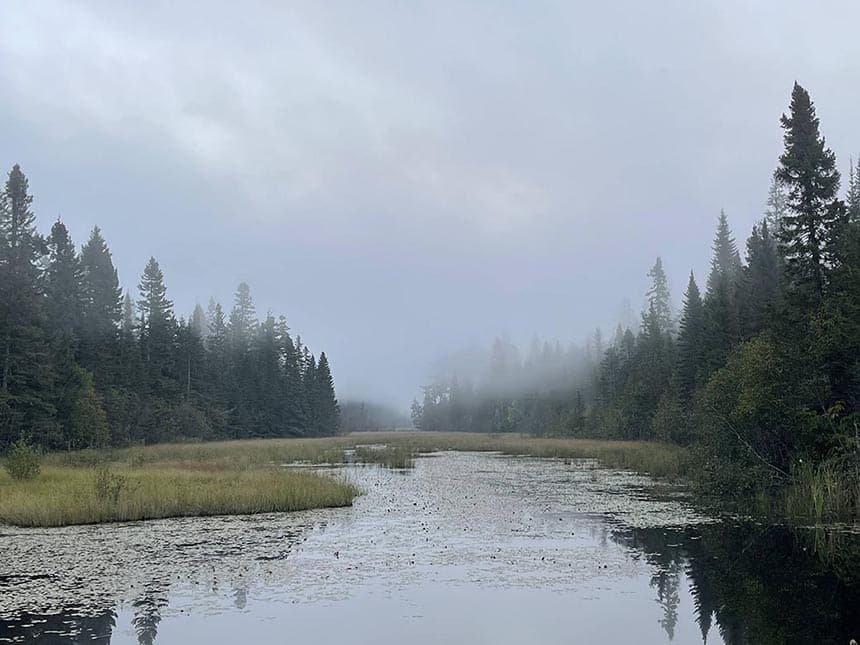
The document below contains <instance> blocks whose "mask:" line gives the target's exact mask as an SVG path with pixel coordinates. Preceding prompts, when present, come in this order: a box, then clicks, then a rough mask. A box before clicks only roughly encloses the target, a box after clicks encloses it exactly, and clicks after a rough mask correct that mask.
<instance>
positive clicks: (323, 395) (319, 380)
mask: <svg viewBox="0 0 860 645" xmlns="http://www.w3.org/2000/svg"><path fill="white" fill-rule="evenodd" d="M312 388H313V389H312V390H311V392H313V403H312V404H313V407H314V414H313V417H314V421H315V423H316V431H317V434H320V435H323V436H329V435H333V434H336V433H337V431H338V427H339V425H340V409H339V407H338V404H337V397H336V396H335V393H334V382H333V381H332V377H331V371H330V370H329V364H328V358H327V357H326V355H325V352H322V353H321V354H320V360H319V363H318V364H317V367H316V371H315V375H314V380H313V382H312Z"/></svg>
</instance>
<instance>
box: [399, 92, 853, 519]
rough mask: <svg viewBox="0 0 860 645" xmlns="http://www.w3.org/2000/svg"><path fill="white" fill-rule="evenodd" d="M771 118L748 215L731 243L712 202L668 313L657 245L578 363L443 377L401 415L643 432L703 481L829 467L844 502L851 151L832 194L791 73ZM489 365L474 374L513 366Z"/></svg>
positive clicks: (594, 432) (804, 475)
mask: <svg viewBox="0 0 860 645" xmlns="http://www.w3.org/2000/svg"><path fill="white" fill-rule="evenodd" d="M780 123H781V126H782V128H783V131H784V144H785V147H784V151H783V153H782V155H781V156H780V158H779V164H778V167H777V169H776V170H775V172H774V174H773V180H772V183H771V185H770V189H769V193H768V199H767V208H766V211H765V213H764V217H763V218H762V219H761V220H760V221H759V222H758V223H756V224H755V226H754V227H753V229H752V231H751V233H750V235H749V237H748V238H747V240H746V244H745V248H744V249H743V250H741V249H739V248H738V245H737V244H736V242H735V239H734V237H733V234H732V232H731V230H730V227H729V223H728V220H727V218H726V216H725V214H723V213H721V214H720V216H719V219H718V221H717V226H716V234H715V237H714V241H713V246H712V257H711V267H710V272H709V274H708V275H707V276H706V279H705V281H704V284H702V285H701V286H700V283H699V282H697V280H696V277H695V276H694V275H693V274H692V273H691V274H690V275H689V278H688V280H687V287H686V290H685V293H684V297H683V306H682V310H681V311H680V312H679V313H678V314H677V315H676V314H675V312H673V309H672V299H671V295H670V293H669V287H668V281H667V277H666V274H665V272H664V270H663V265H662V262H661V260H660V259H659V258H658V259H657V261H656V262H655V263H654V265H653V266H652V267H651V269H650V271H649V274H648V275H649V276H650V279H651V287H650V289H649V290H648V292H647V294H646V295H647V308H646V310H645V311H644V312H643V313H642V316H641V323H640V324H639V326H638V329H630V328H622V327H621V326H619V327H618V329H617V330H616V331H615V333H614V335H613V337H612V338H611V339H609V342H608V343H607V345H608V346H607V347H606V349H605V351H603V352H602V356H601V358H600V360H599V361H598V362H597V364H595V365H594V366H593V370H592V371H590V372H589V370H588V369H579V370H573V371H572V372H569V371H568V372H565V371H561V372H559V377H558V378H557V379H551V380H550V381H547V382H545V383H543V384H533V385H529V386H525V387H521V388H517V389H514V390H510V391H504V390H503V389H502V390H500V389H497V388H495V387H494V386H492V385H491V386H489V387H487V386H483V385H481V386H478V387H472V385H471V384H470V385H467V386H465V387H464V385H463V383H462V382H460V381H458V380H456V379H451V378H448V379H444V380H442V381H440V382H436V383H432V384H430V385H428V386H426V387H425V388H424V398H423V402H419V401H415V402H414V403H413V419H414V422H415V424H416V426H417V427H419V428H422V429H441V428H446V429H458V430H479V431H486V430H493V431H509V430H514V431H526V432H534V431H537V432H544V433H548V434H565V435H573V436H589V437H605V438H619V439H659V440H662V441H667V442H674V443H678V444H683V445H690V446H692V447H693V454H694V455H695V456H697V457H698V459H697V464H698V466H699V467H698V468H697V469H696V472H697V476H698V477H699V478H700V481H701V482H702V483H704V484H706V485H707V486H708V487H709V488H710V490H712V491H714V492H717V493H720V492H725V493H739V492H746V491H749V490H751V489H753V488H761V487H777V486H780V485H783V484H786V483H798V482H802V481H812V480H816V481H818V482H819V483H821V482H825V481H827V480H832V481H834V482H839V485H840V486H845V487H846V490H848V491H853V492H851V493H850V494H851V495H853V497H854V498H855V499H853V501H852V502H851V503H853V504H854V505H860V499H856V498H857V497H858V495H857V490H858V488H857V486H858V485H860V430H858V424H860V411H858V398H860V162H858V164H857V166H856V167H855V166H853V164H851V168H850V170H849V179H848V182H847V191H846V192H845V193H844V195H842V194H840V179H841V177H840V173H839V171H838V170H837V166H836V159H835V155H834V154H833V152H832V151H831V150H830V149H829V148H828V147H827V146H826V143H825V140H824V138H823V137H822V136H821V134H820V133H819V121H818V118H817V117H816V114H815V108H814V105H813V103H812V101H811V100H810V97H809V95H808V93H807V92H806V91H805V90H804V89H803V88H802V87H800V86H799V85H795V87H794V89H793V91H792V95H791V105H790V109H789V113H788V114H785V115H783V116H782V118H781V120H780ZM502 345H503V343H501V341H498V342H497V346H496V348H495V349H494V355H495V354H496V353H497V352H498V353H499V354H505V353H506V352H504V351H502V350H503V348H502ZM540 360H541V361H542V362H543V363H545V364H548V363H550V362H552V361H553V360H556V361H559V364H560V365H561V364H566V365H571V361H570V360H565V356H564V355H563V354H560V353H559V352H557V351H555V352H549V354H547V356H546V357H544V356H543V353H542V355H541V359H540ZM574 364H575V363H574ZM495 369H496V370H497V373H493V378H492V379H491V380H490V382H493V381H497V382H498V381H499V379H501V380H502V381H504V379H505V378H514V379H515V380H517V379H519V378H520V377H521V375H522V374H523V373H527V372H528V369H529V368H528V363H527V362H526V363H521V362H519V361H518V360H513V361H507V362H506V361H501V360H500V361H497V364H496V366H495ZM542 373H544V374H546V373H548V372H546V370H543V371H542Z"/></svg>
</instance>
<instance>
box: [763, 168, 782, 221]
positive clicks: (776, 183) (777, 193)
mask: <svg viewBox="0 0 860 645" xmlns="http://www.w3.org/2000/svg"><path fill="white" fill-rule="evenodd" d="M787 212H788V195H786V194H785V188H784V187H783V185H782V183H781V182H780V180H779V179H777V176H776V171H774V174H773V175H772V176H771V178H770V188H769V189H768V192H767V202H766V208H765V210H764V219H765V221H766V222H767V226H768V228H769V229H770V232H771V234H772V235H776V232H777V231H778V230H779V227H780V223H781V222H782V218H783V217H785V214H786V213H787Z"/></svg>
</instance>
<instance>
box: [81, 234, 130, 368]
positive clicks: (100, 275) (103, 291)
mask: <svg viewBox="0 0 860 645" xmlns="http://www.w3.org/2000/svg"><path fill="white" fill-rule="evenodd" d="M80 262H81V269H82V271H83V275H82V280H81V285H82V296H83V318H84V325H83V328H82V331H81V347H80V359H81V364H82V365H83V366H84V367H86V368H87V369H89V370H92V371H93V373H94V374H95V375H96V382H97V383H98V382H109V381H110V380H111V378H112V376H113V374H112V371H113V365H111V363H112V362H113V360H114V359H113V355H114V352H115V346H114V341H115V340H116V338H117V334H118V328H119V325H120V322H121V319H122V318H121V316H122V304H121V302H122V300H121V299H122V290H121V289H120V286H119V278H118V277H117V273H116V269H115V268H114V265H113V258H112V257H111V252H110V249H109V248H108V246H107V242H105V239H104V238H103V237H102V234H101V229H99V227H98V226H96V227H95V228H93V230H92V233H90V239H89V240H87V243H86V244H84V246H83V248H82V249H81V256H80Z"/></svg>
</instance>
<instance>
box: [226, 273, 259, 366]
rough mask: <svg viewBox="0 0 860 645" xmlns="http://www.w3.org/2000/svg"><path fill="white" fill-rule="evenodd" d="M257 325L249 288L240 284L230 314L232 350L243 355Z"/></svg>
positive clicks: (245, 284) (243, 283)
mask: <svg viewBox="0 0 860 645" xmlns="http://www.w3.org/2000/svg"><path fill="white" fill-rule="evenodd" d="M256 325H257V315H256V309H255V307H254V300H253V299H252V298H251V288H250V287H249V286H248V284H247V283H245V282H242V283H240V284H239V286H238V287H237V289H236V296H235V300H234V304H233V309H232V311H231V312H230V322H229V325H228V326H229V329H230V341H231V343H232V345H233V349H234V350H235V351H237V352H240V353H243V352H245V351H247V350H248V348H249V347H250V343H251V339H252V337H253V334H254V331H255V328H256Z"/></svg>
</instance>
